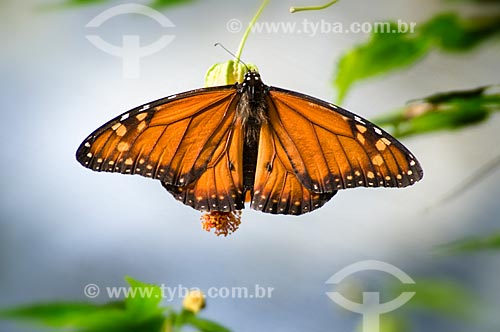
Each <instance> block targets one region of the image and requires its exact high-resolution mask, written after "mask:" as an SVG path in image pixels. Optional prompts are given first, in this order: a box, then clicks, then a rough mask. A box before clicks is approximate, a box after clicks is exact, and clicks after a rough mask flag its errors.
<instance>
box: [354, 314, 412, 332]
mask: <svg viewBox="0 0 500 332" xmlns="http://www.w3.org/2000/svg"><path fill="white" fill-rule="evenodd" d="M410 326H411V324H410V322H409V321H408V319H405V317H401V316H399V315H396V314H392V313H391V314H388V315H381V316H380V321H379V326H363V324H360V325H359V327H358V328H357V330H358V331H360V332H362V331H383V332H406V331H411V329H410Z"/></svg>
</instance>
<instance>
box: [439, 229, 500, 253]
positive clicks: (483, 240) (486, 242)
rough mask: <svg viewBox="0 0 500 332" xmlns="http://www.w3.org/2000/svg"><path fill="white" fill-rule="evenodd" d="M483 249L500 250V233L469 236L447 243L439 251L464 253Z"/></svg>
mask: <svg viewBox="0 0 500 332" xmlns="http://www.w3.org/2000/svg"><path fill="white" fill-rule="evenodd" d="M481 250H500V233H495V234H492V235H489V236H485V237H477V238H468V239H463V240H459V241H456V242H452V243H449V244H445V245H443V246H440V247H439V248H438V251H439V252H450V253H463V252H475V251H481Z"/></svg>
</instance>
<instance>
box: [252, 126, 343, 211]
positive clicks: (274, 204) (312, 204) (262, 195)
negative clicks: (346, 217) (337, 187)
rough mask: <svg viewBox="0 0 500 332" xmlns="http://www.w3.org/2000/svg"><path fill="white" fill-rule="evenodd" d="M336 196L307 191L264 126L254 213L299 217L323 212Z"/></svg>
mask: <svg viewBox="0 0 500 332" xmlns="http://www.w3.org/2000/svg"><path fill="white" fill-rule="evenodd" d="M335 193H336V191H332V192H328V193H315V192H312V191H310V190H308V189H307V188H306V187H304V186H303V185H302V183H301V182H300V181H299V179H298V178H297V175H296V173H295V171H294V168H293V166H292V164H291V163H290V158H289V157H288V156H287V153H286V152H285V149H284V147H283V145H282V142H281V141H280V140H279V138H278V136H277V135H276V133H275V132H274V131H273V130H272V129H271V125H270V124H269V123H264V124H263V125H262V127H261V130H260V141H259V154H258V158H257V167H256V174H255V183H254V192H253V197H252V203H251V208H252V209H255V210H259V211H263V212H267V213H273V214H296V215H299V214H303V213H307V212H310V211H313V210H315V209H318V208H320V207H321V206H323V205H324V204H325V203H326V202H328V201H329V200H330V198H332V197H333V195H335Z"/></svg>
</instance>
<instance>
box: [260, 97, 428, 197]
mask: <svg viewBox="0 0 500 332" xmlns="http://www.w3.org/2000/svg"><path fill="white" fill-rule="evenodd" d="M267 105H268V117H269V122H270V130H271V131H272V132H273V135H275V136H276V138H277V140H279V141H280V142H281V144H282V146H283V149H284V150H285V151H286V155H287V156H288V159H289V161H290V164H291V165H292V166H293V169H294V172H295V174H296V175H297V177H298V179H299V180H300V182H301V183H302V185H303V186H304V187H306V188H307V189H309V190H310V191H312V192H316V193H328V192H333V191H335V190H338V189H345V188H353V187H359V186H364V187H378V186H383V187H405V186H408V185H411V184H413V183H414V182H416V181H418V180H420V179H421V177H422V174H423V173H422V169H421V167H420V165H419V164H418V162H417V161H416V160H415V158H414V157H413V155H412V154H411V153H410V152H409V151H408V150H407V149H406V148H405V147H404V146H403V145H402V144H401V143H399V142H398V141H397V140H396V139H394V138H393V137H392V136H390V135H389V134H387V133H386V132H384V131H383V130H382V129H380V128H378V127H376V126H375V125H373V124H372V123H370V122H369V121H367V120H365V119H362V118H360V117H358V116H356V115H354V114H352V113H350V112H348V111H346V110H344V109H341V108H340V107H337V106H335V105H333V104H328V103H326V102H323V101H321V100H318V99H315V98H312V97H309V96H306V95H302V94H298V93H296V92H291V91H287V90H283V89H279V88H274V87H271V88H270V89H269V94H268V97H267Z"/></svg>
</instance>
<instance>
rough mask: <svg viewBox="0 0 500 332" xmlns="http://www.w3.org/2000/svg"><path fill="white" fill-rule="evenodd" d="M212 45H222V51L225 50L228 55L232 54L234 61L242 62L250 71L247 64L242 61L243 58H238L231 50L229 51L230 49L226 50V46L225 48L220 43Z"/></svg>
mask: <svg viewBox="0 0 500 332" xmlns="http://www.w3.org/2000/svg"><path fill="white" fill-rule="evenodd" d="M214 46H220V47H222V49H223V50H224V51H226V52H227V53H229V54H230V55H232V56H233V57H234V58H235V59H236V63H238V62H241V63H242V64H243V66H245V68H246V69H247V71H250V68H248V66H247V64H246V63H245V62H243V60H240V59H239V58H238V57H237V56H236V55H235V54H234V53H233V52H231V51H230V50H228V49H227V48H225V47H224V45H222V44H221V43H215V44H214Z"/></svg>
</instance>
